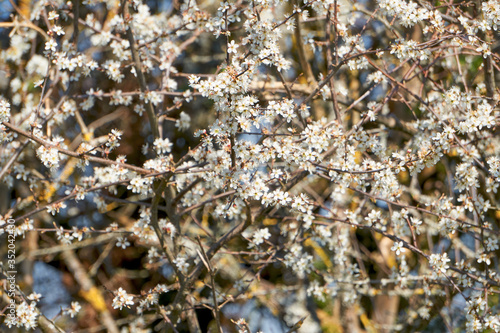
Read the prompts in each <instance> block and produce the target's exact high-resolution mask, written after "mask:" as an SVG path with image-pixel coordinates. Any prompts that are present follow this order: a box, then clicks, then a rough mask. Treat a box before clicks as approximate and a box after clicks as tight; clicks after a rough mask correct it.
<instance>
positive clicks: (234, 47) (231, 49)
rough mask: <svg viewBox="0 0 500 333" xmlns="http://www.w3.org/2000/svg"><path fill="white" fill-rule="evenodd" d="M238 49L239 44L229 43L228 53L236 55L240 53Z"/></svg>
mask: <svg viewBox="0 0 500 333" xmlns="http://www.w3.org/2000/svg"><path fill="white" fill-rule="evenodd" d="M238 47H239V45H238V44H236V43H235V42H234V40H232V41H231V43H229V44H228V45H227V53H229V54H231V53H236V52H238V51H237V49H238Z"/></svg>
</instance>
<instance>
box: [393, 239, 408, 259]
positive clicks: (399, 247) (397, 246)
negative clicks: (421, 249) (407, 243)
mask: <svg viewBox="0 0 500 333" xmlns="http://www.w3.org/2000/svg"><path fill="white" fill-rule="evenodd" d="M391 251H394V252H396V255H397V256H399V255H400V254H401V253H404V252H406V249H405V248H404V243H403V242H395V243H394V246H393V247H391Z"/></svg>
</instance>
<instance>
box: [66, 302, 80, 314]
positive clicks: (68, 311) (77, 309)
mask: <svg viewBox="0 0 500 333" xmlns="http://www.w3.org/2000/svg"><path fill="white" fill-rule="evenodd" d="M81 308H82V306H81V305H80V303H78V302H71V306H70V307H68V308H65V309H63V314H67V315H69V316H70V317H71V318H74V317H75V316H76V314H77V313H78V312H80V310H81Z"/></svg>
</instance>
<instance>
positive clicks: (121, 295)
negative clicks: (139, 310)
mask: <svg viewBox="0 0 500 333" xmlns="http://www.w3.org/2000/svg"><path fill="white" fill-rule="evenodd" d="M115 295H116V296H115V298H113V304H112V306H113V308H114V309H118V308H119V309H120V310H121V309H122V308H123V307H124V306H125V307H127V308H128V307H130V305H134V301H133V299H134V297H133V296H129V295H128V294H127V292H126V291H125V290H123V288H122V287H120V288H118V290H117V291H116V292H115Z"/></svg>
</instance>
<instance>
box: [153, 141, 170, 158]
mask: <svg viewBox="0 0 500 333" xmlns="http://www.w3.org/2000/svg"><path fill="white" fill-rule="evenodd" d="M153 145H154V146H155V149H156V153H157V154H158V155H162V154H165V153H170V152H171V151H172V142H170V140H169V139H168V138H165V139H160V138H158V139H156V140H155V142H153Z"/></svg>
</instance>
